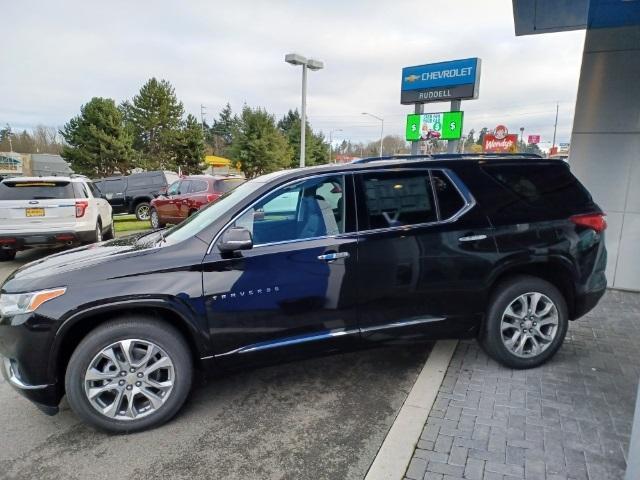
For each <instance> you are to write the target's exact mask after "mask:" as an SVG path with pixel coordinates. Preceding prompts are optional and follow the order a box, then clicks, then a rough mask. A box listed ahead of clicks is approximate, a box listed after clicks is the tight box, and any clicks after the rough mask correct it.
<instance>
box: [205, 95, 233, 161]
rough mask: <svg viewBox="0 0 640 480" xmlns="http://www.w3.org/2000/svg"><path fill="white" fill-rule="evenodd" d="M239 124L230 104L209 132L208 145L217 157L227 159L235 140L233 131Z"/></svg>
mask: <svg viewBox="0 0 640 480" xmlns="http://www.w3.org/2000/svg"><path fill="white" fill-rule="evenodd" d="M237 123H238V117H237V116H236V115H234V114H233V112H232V110H231V105H229V104H228V103H227V104H226V105H225V107H224V108H223V109H222V111H221V112H220V114H219V115H218V119H217V120H214V121H213V124H212V125H211V127H210V128H209V129H208V131H207V143H208V144H209V145H210V146H211V147H212V148H213V152H214V154H215V155H218V156H220V157H225V156H226V155H227V151H228V150H229V147H230V146H231V142H232V140H233V138H232V136H233V129H234V127H235V126H236V125H237Z"/></svg>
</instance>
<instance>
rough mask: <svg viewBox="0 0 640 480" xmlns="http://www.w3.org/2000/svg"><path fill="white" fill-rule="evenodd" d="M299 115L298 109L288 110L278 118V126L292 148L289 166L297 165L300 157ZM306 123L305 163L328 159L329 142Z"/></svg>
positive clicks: (316, 163)
mask: <svg viewBox="0 0 640 480" xmlns="http://www.w3.org/2000/svg"><path fill="white" fill-rule="evenodd" d="M300 121H301V117H300V114H299V113H298V110H289V112H288V113H287V114H286V115H285V116H284V117H282V118H281V119H280V121H279V122H278V128H279V129H280V130H281V131H282V133H284V135H285V136H286V137H287V140H288V141H289V145H291V148H293V159H292V163H291V165H290V166H291V167H297V166H298V164H299V163H298V162H299V159H300V123H301V122H300ZM306 123H307V129H306V131H305V164H306V165H319V164H323V163H327V162H328V161H329V144H328V143H327V142H326V141H325V138H324V135H323V134H322V133H317V134H316V133H314V132H313V130H311V127H310V126H309V122H306Z"/></svg>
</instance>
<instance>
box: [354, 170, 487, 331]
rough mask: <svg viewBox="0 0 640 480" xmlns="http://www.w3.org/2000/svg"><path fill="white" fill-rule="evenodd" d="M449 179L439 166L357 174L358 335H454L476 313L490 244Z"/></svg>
mask: <svg viewBox="0 0 640 480" xmlns="http://www.w3.org/2000/svg"><path fill="white" fill-rule="evenodd" d="M454 179H455V180H454ZM454 181H458V180H457V178H455V175H454V174H453V172H450V171H445V170H439V169H434V170H432V171H429V170H428V169H412V170H396V171H388V170H387V171H380V172H371V173H362V174H359V175H357V182H356V185H357V188H358V197H357V198H358V202H357V203H358V207H359V208H358V225H359V227H360V228H361V230H360V232H359V233H360V242H359V248H358V292H359V298H360V304H359V305H360V308H359V314H358V315H359V326H360V328H361V331H362V337H363V339H364V340H384V339H387V338H397V337H418V336H427V337H429V338H442V337H455V336H459V335H461V334H464V333H466V332H468V331H469V330H470V329H472V328H473V327H474V325H475V324H476V322H477V320H478V318H479V316H480V315H481V314H482V310H483V305H484V303H483V298H484V297H483V295H484V292H485V291H486V290H485V289H486V283H487V281H488V276H489V273H490V268H491V265H492V260H493V258H494V256H495V253H496V249H495V243H494V241H493V239H492V238H491V228H490V225H489V222H488V220H487V218H486V216H485V215H484V214H482V213H481V212H480V211H479V210H478V209H477V208H475V202H474V200H473V197H472V196H471V194H470V193H469V192H466V191H463V190H461V188H459V187H458V186H457V183H454Z"/></svg>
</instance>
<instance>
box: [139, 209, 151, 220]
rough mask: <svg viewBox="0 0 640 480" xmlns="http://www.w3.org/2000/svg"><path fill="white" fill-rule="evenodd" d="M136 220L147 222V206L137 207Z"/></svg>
mask: <svg viewBox="0 0 640 480" xmlns="http://www.w3.org/2000/svg"><path fill="white" fill-rule="evenodd" d="M138 218H139V219H140V220H149V207H148V206H147V205H142V206H140V207H138Z"/></svg>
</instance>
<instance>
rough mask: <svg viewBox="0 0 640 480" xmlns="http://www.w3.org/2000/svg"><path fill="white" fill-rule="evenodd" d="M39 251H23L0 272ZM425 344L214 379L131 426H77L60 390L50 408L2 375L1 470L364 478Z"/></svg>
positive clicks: (62, 474) (60, 474)
mask: <svg viewBox="0 0 640 480" xmlns="http://www.w3.org/2000/svg"><path fill="white" fill-rule="evenodd" d="M45 253H46V252H43V251H37V250H33V251H28V252H21V253H19V254H18V257H17V259H16V261H14V262H7V263H3V264H1V265H0V280H4V278H5V277H6V276H7V275H8V274H9V273H10V272H11V271H12V270H13V269H15V268H17V267H18V266H19V265H20V264H21V263H24V262H25V261H30V260H34V259H37V258H39V257H41V256H43V255H44V254H45ZM428 352H429V347H428V346H427V345H422V346H420V345H418V346H413V347H388V348H383V349H377V350H369V351H362V352H354V353H349V354H344V355H337V356H332V357H325V358H315V359H310V360H307V361H303V362H297V363H291V364H286V365H279V366H274V367H267V368H263V369H257V370H252V371H246V372H242V373H239V374H235V375H233V376H227V377H224V378H218V379H214V380H211V381H209V382H208V383H207V384H206V385H203V386H201V387H199V388H196V389H194V391H193V393H192V395H191V397H190V399H189V400H188V402H187V405H186V406H185V408H184V409H183V411H182V412H181V413H180V414H179V415H178V416H177V417H176V418H175V419H174V420H173V421H171V422H170V423H169V424H167V425H165V426H164V427H161V428H159V429H156V430H153V431H150V432H145V433H140V434H135V435H128V436H112V435H107V434H103V433H101V432H97V431H96V430H94V429H92V428H90V427H88V426H86V425H83V424H81V423H80V422H79V420H78V419H77V418H76V417H75V415H74V414H73V413H72V412H71V411H70V410H69V407H68V405H67V404H66V402H65V401H64V400H63V403H62V408H61V412H60V413H59V414H58V415H57V416H54V417H47V416H45V415H43V414H41V413H40V412H39V411H38V410H37V409H36V407H34V406H33V405H32V404H31V403H30V402H28V401H27V400H26V399H24V398H22V397H21V396H20V395H19V394H17V393H16V392H14V390H13V389H12V388H10V387H9V385H7V384H6V383H5V382H4V381H0V382H1V383H0V404H1V405H2V408H1V409H0V425H2V429H1V430H0V445H2V449H0V477H1V478H9V479H34V478H47V479H58V478H59V479H72V478H77V479H94V478H95V479H99V478H109V479H113V478H134V479H135V478H140V479H143V478H163V479H164V478H166V479H174V478H271V479H280V478H297V479H299V478H314V479H321V478H327V479H337V478H340V479H343V478H354V479H357V478H362V477H363V476H364V474H365V472H366V471H367V468H368V467H369V465H370V463H371V461H372V460H373V458H374V456H375V454H376V452H377V450H378V448H379V446H380V444H381V443H382V441H383V439H384V436H385V434H386V432H387V430H388V429H389V427H390V425H391V423H392V422H393V419H394V418H395V415H396V413H397V411H398V410H399V409H400V407H401V405H402V403H403V401H404V399H405V397H406V395H407V392H408V391H409V390H410V388H411V386H412V385H413V382H414V380H415V377H416V375H417V374H418V372H419V370H420V368H421V367H422V365H423V363H424V361H425V359H426V357H427V355H428Z"/></svg>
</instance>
